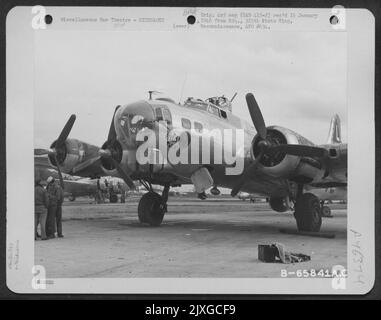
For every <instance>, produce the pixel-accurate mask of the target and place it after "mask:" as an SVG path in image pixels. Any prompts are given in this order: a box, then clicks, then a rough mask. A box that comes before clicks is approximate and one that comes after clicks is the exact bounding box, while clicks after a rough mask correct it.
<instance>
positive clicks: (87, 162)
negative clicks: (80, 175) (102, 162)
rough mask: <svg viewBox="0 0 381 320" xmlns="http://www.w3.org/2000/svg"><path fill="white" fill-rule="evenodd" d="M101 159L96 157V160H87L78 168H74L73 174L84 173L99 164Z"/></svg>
mask: <svg viewBox="0 0 381 320" xmlns="http://www.w3.org/2000/svg"><path fill="white" fill-rule="evenodd" d="M100 158H101V156H96V157H94V158H90V159H89V160H86V161H85V162H82V163H80V164H79V165H78V166H76V167H74V168H73V173H76V172H79V171H82V170H83V169H85V168H87V167H89V166H91V165H92V164H94V163H95V162H97V161H98V160H99V159H100Z"/></svg>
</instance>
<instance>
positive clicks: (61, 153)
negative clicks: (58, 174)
mask: <svg viewBox="0 0 381 320" xmlns="http://www.w3.org/2000/svg"><path fill="white" fill-rule="evenodd" d="M55 147H56V141H55V142H53V144H52V145H51V148H55ZM98 150H99V148H98V147H96V146H94V145H91V144H88V143H86V142H82V141H80V140H77V139H66V141H65V144H64V146H63V147H59V148H57V149H56V159H57V161H58V164H59V166H60V169H61V171H62V172H64V173H68V174H70V173H72V170H73V168H74V167H76V166H78V165H79V164H81V163H83V162H85V161H86V160H88V159H90V158H93V157H96V156H97V155H98ZM56 159H55V157H54V155H49V161H50V163H51V164H52V165H53V166H57V163H56Z"/></svg>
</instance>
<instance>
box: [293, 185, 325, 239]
mask: <svg viewBox="0 0 381 320" xmlns="http://www.w3.org/2000/svg"><path fill="white" fill-rule="evenodd" d="M321 216H322V213H321V206H320V201H319V198H318V197H316V196H315V195H314V194H312V193H301V192H300V191H299V192H298V195H297V198H296V202H295V212H294V217H295V219H296V225H297V227H298V230H299V231H309V232H318V231H320V227H321V223H322V218H321Z"/></svg>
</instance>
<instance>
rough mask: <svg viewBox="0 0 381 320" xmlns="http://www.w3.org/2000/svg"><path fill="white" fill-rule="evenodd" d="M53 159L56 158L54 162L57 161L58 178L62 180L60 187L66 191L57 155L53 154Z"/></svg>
mask: <svg viewBox="0 0 381 320" xmlns="http://www.w3.org/2000/svg"><path fill="white" fill-rule="evenodd" d="M53 157H54V160H55V161H56V165H57V171H58V177H59V179H60V185H61V188H62V189H63V190H65V184H64V180H63V177H62V172H61V169H60V166H59V164H58V160H57V156H56V154H55V153H54V154H53Z"/></svg>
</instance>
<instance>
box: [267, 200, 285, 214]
mask: <svg viewBox="0 0 381 320" xmlns="http://www.w3.org/2000/svg"><path fill="white" fill-rule="evenodd" d="M269 203H270V207H271V209H273V210H274V211H276V212H286V211H288V210H289V209H290V207H289V206H288V204H287V200H286V198H281V197H270V200H269Z"/></svg>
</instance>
